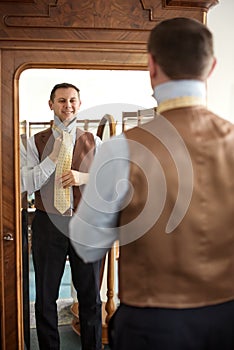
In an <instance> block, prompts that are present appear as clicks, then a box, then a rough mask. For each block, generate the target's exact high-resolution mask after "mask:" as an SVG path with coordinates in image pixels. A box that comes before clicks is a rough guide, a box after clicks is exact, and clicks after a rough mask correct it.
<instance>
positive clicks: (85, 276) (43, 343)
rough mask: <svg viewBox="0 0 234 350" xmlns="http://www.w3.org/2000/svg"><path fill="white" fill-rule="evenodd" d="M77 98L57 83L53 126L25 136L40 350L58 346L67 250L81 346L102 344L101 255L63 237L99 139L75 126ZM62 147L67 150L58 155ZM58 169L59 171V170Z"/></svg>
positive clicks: (86, 349)
mask: <svg viewBox="0 0 234 350" xmlns="http://www.w3.org/2000/svg"><path fill="white" fill-rule="evenodd" d="M80 104H81V101H80V92H79V89H78V88H77V87H76V86H74V85H72V84H69V83H62V84H57V85H55V86H54V88H53V89H52V91H51V95H50V100H49V106H50V109H51V110H52V111H53V112H54V123H53V126H52V127H51V128H49V129H46V130H44V131H42V132H39V133H37V134H36V135H34V136H32V137H31V138H30V139H29V140H28V148H27V158H28V159H27V162H28V168H29V171H28V174H27V189H28V192H29V193H33V192H35V207H36V212H35V217H34V219H33V222H32V254H33V263H34V268H35V282H36V301H35V314H36V327H37V335H38V341H39V346H40V349H41V350H45V349H56V350H58V349H59V347H60V340H59V333H58V317H57V304H56V300H57V299H58V296H59V287H60V282H61V279H62V275H63V272H64V267H65V263H66V260H67V256H69V261H70V266H71V273H72V281H73V284H74V286H75V288H76V291H77V297H78V300H79V318H80V327H81V343H82V349H83V350H101V349H102V340H101V333H102V324H101V300H100V293H99V271H100V261H97V262H95V263H89V264H85V263H84V262H83V261H82V260H81V259H80V258H79V257H78V256H77V255H76V253H75V251H74V249H73V248H72V246H71V244H70V241H69V239H68V237H67V231H68V224H69V222H70V220H71V217H72V215H73V212H74V210H75V209H76V208H77V206H78V203H79V200H80V197H81V193H82V188H83V187H84V185H85V184H86V183H87V181H88V177H89V174H88V171H89V167H90V164H91V162H92V160H93V157H94V154H95V153H96V151H97V148H98V147H99V146H100V144H101V140H100V139H99V138H98V137H94V136H93V134H91V133H89V132H83V131H82V130H80V129H78V128H77V127H76V119H77V113H78V110H79V107H80ZM62 151H64V152H66V153H64V154H62V155H61V153H62ZM60 158H61V162H60ZM65 160H66V163H67V162H68V164H65ZM65 165H66V166H67V165H68V168H67V170H66V169H65V168H63V167H64V166H65ZM57 170H61V171H62V172H61V174H60V175H59V174H57ZM57 194H58V196H57ZM61 196H62V197H61ZM64 204H66V205H67V208H66V207H65V206H64ZM61 206H62V208H61Z"/></svg>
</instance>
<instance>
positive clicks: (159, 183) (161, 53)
mask: <svg viewBox="0 0 234 350" xmlns="http://www.w3.org/2000/svg"><path fill="white" fill-rule="evenodd" d="M148 52H149V55H148V58H149V73H150V79H151V84H152V88H153V91H154V97H155V99H156V100H157V103H158V113H159V114H158V116H157V117H156V118H155V119H154V120H153V121H151V122H149V123H147V124H145V125H143V126H142V127H141V128H138V127H137V128H133V129H131V130H129V131H127V132H125V133H124V134H123V135H121V136H119V137H116V138H113V139H112V140H110V141H108V142H107V143H106V144H104V145H103V148H102V150H101V152H100V153H99V154H98V156H97V158H96V160H95V161H94V163H93V165H92V170H91V172H90V181H89V184H88V186H87V188H86V190H85V193H84V196H83V200H82V202H81V203H80V206H79V211H78V212H77V215H75V216H74V217H73V219H72V221H71V223H70V237H71V239H72V240H73V245H74V247H75V248H76V251H77V252H78V254H79V255H80V256H81V257H82V258H83V259H84V260H85V261H89V262H90V261H95V260H97V259H100V258H101V257H102V256H103V255H104V254H105V252H106V251H107V250H108V249H109V248H110V247H111V245H112V244H113V242H114V241H115V240H119V241H120V259H119V297H120V302H121V303H120V307H119V308H118V310H117V312H116V313H115V315H114V316H113V318H112V319H111V322H110V343H111V349H114V350H117V349H121V350H127V349H134V350H140V349H141V350H142V349H147V350H166V349H167V350H221V349H222V350H232V349H234V283H233V276H234V254H233V252H234V232H233V227H234V200H233V198H234V177H233V172H234V156H233V149H234V127H233V125H232V124H231V123H229V122H227V121H225V120H223V119H221V118H219V117H218V116H216V115H215V114H214V113H212V112H211V111H208V110H207V108H206V106H205V103H206V80H207V78H208V77H209V75H210V74H211V72H212V70H213V68H214V66H215V62H216V60H215V58H214V53H213V42H212V34H211V33H210V31H209V30H208V29H207V27H206V26H204V25H203V24H201V23H200V22H198V21H195V20H192V19H188V18H174V19H169V20H165V21H163V22H161V23H159V24H158V25H157V26H156V27H155V28H154V29H153V30H152V32H151V34H150V38H149V42H148Z"/></svg>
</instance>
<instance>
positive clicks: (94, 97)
mask: <svg viewBox="0 0 234 350" xmlns="http://www.w3.org/2000/svg"><path fill="white" fill-rule="evenodd" d="M62 82H68V83H72V84H74V85H76V86H78V87H79V89H80V93H81V107H80V110H79V113H78V119H77V126H78V127H79V128H81V129H83V130H89V131H91V132H92V133H94V134H96V133H97V131H98V130H99V133H101V134H102V135H103V138H104V139H107V138H109V137H110V136H111V135H112V134H115V133H116V134H118V133H120V132H121V131H122V113H123V112H124V111H125V112H129V111H137V110H140V109H143V108H152V107H154V106H155V100H154V99H153V98H152V89H151V86H150V79H149V75H148V72H147V71H127V70H123V71H115V70H78V69H27V70H25V71H24V72H23V73H22V74H21V76H20V80H19V111H20V130H19V132H20V140H21V141H20V142H21V145H20V148H21V174H22V176H23V174H24V165H25V164H24V163H25V155H26V143H27V142H26V139H27V138H29V137H33V135H35V134H36V133H38V132H39V131H41V130H44V129H46V128H48V127H50V126H51V125H52V123H53V117H54V116H53V114H51V110H50V108H49V106H48V100H49V95H50V91H51V89H52V87H53V86H54V85H56V84H58V83H62ZM102 118H104V119H103V124H102V126H101V128H100V127H99V128H98V126H99V124H100V121H101V120H102ZM105 118H106V119H105ZM22 190H23V193H22V242H23V244H22V247H23V276H24V277H23V289H24V290H23V292H24V293H23V294H24V310H23V311H24V332H25V334H24V336H25V345H26V347H27V349H29V348H30V329H33V328H35V316H34V302H35V283H34V268H33V263H32V254H31V238H32V231H31V223H32V219H33V215H34V211H35V208H34V195H33V194H30V195H27V193H26V191H25V190H26V189H25V188H24V182H22ZM116 288H117V287H116ZM105 289H106V285H105V283H103V285H102V290H101V295H102V299H103V300H105V299H106V290H105ZM116 298H117V297H116ZM75 299H76V296H74V290H73V288H72V284H71V273H70V266H69V261H68V262H67V264H66V268H65V271H64V275H63V278H62V282H61V286H60V292H59V300H58V308H61V310H62V306H61V305H63V306H64V305H65V308H64V310H66V311H64V312H65V313H63V314H62V313H61V317H60V315H59V325H61V324H64V323H66V322H68V323H69V324H71V315H70V318H69V313H70V308H68V306H69V305H71V304H72V303H73V302H74V301H76V300H75ZM29 320H30V322H29Z"/></svg>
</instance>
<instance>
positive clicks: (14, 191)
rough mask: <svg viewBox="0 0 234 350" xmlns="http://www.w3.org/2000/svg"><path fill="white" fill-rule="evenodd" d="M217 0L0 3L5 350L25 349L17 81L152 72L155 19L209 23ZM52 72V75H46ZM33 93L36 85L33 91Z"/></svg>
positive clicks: (0, 280) (0, 268) (0, 288)
mask: <svg viewBox="0 0 234 350" xmlns="http://www.w3.org/2000/svg"><path fill="white" fill-rule="evenodd" d="M217 3H218V1H217V0H199V1H198V0H128V1H126V0H85V1H84V0H5V1H4V0H0V15H1V22H0V50H1V51H0V69H1V75H0V79H1V81H0V86H1V89H0V123H1V134H0V156H1V163H0V164H1V166H0V225H1V240H0V249H1V254H0V312H1V315H0V324H1V340H0V343H1V344H0V346H1V349H3V350H5V349H7V350H14V349H21V350H22V349H23V347H24V346H23V316H22V268H21V265H22V264H21V258H22V257H21V216H20V208H21V197H20V177H19V78H20V75H21V73H22V72H23V71H24V70H25V69H30V68H48V69H49V68H63V69H64V68H78V69H83V68H84V69H100V70H101V69H116V70H118V69H121V70H122V69H126V70H147V51H146V42H147V39H148V35H149V31H150V30H151V28H152V27H154V26H155V25H156V24H157V23H158V22H160V21H161V20H163V19H166V18H171V17H178V16H184V17H191V18H195V19H197V20H199V21H201V22H203V23H206V14H207V11H208V10H209V9H210V7H211V6H213V5H216V4H217ZM48 74H49V73H48ZM32 89H33V86H32Z"/></svg>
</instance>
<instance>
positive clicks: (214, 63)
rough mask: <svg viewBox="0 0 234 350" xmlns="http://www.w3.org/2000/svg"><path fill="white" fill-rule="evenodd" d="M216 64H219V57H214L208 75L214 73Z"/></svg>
mask: <svg viewBox="0 0 234 350" xmlns="http://www.w3.org/2000/svg"><path fill="white" fill-rule="evenodd" d="M216 64H217V59H216V58H215V57H214V58H213V62H212V65H211V68H210V71H209V73H208V77H210V75H211V74H212V73H213V70H214V69H215V67H216Z"/></svg>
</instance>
